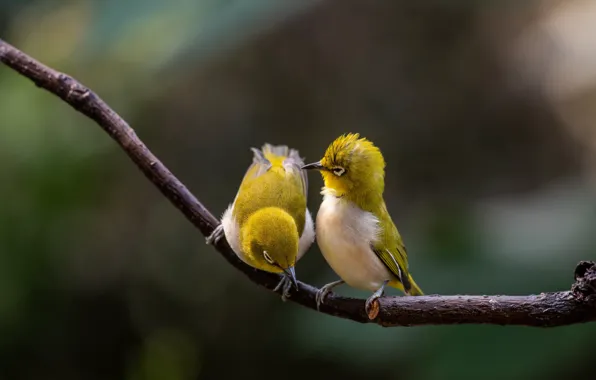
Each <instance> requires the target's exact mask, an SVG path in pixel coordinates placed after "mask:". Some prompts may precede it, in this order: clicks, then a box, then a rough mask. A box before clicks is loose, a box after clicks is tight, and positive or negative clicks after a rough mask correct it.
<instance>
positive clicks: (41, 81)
mask: <svg viewBox="0 0 596 380" xmlns="http://www.w3.org/2000/svg"><path fill="white" fill-rule="evenodd" d="M0 61H2V62H3V63H4V64H5V65H7V66H8V67H10V68H12V69H13V70H15V71H17V72H18V73H20V74H21V75H23V76H25V77H27V78H29V79H31V80H32V81H33V82H34V83H35V84H36V85H37V86H39V87H42V88H44V89H46V90H47V91H49V92H51V93H53V94H55V95H56V96H58V97H60V98H61V99H62V100H64V101H65V102H66V103H68V104H70V105H71V106H72V107H73V108H74V109H75V110H77V111H79V112H81V113H83V114H85V115H86V116H87V117H89V118H90V119H92V120H94V121H95V122H96V123H97V124H99V126H100V127H101V128H102V129H103V130H104V131H105V132H107V133H108V134H109V135H110V136H111V137H112V139H114V140H115V141H116V142H117V143H118V144H119V145H120V146H121V147H122V149H123V150H124V151H125V152H126V154H127V155H128V156H129V157H130V159H131V160H132V161H133V162H134V163H135V164H136V165H137V166H138V167H139V169H140V170H141V171H142V172H143V173H144V174H145V176H146V177H147V178H148V179H149V180H150V181H151V182H152V183H153V184H154V185H155V186H156V187H157V188H158V189H159V190H160V191H161V192H162V194H163V195H164V196H165V197H166V198H168V199H169V200H170V201H171V202H172V204H173V205H174V206H176V207H177V208H178V209H179V210H180V211H181V212H182V213H183V214H184V215H185V216H186V218H187V219H188V220H189V221H190V222H191V223H193V224H194V225H195V226H196V227H197V228H198V229H199V230H200V231H201V233H202V234H203V235H204V236H207V235H209V234H210V233H211V232H212V231H213V229H214V228H215V227H216V226H217V224H218V220H217V219H216V218H215V217H214V216H213V215H212V214H211V213H210V212H209V211H208V210H207V209H206V208H205V207H204V206H203V205H202V204H201V203H200V202H199V201H198V200H197V199H196V198H195V197H194V196H193V195H192V194H191V192H190V191H189V190H188V189H187V188H186V187H185V186H184V185H183V184H182V183H181V182H180V181H179V180H178V179H177V178H176V177H175V176H174V175H173V174H172V173H171V172H170V171H169V170H168V169H167V168H166V167H165V166H164V165H163V164H162V163H161V162H160V161H159V160H158V159H157V157H155V156H154V155H153V153H151V151H149V149H148V148H147V147H146V146H145V144H143V142H142V141H141V140H140V139H139V138H138V137H137V135H136V133H135V132H134V130H133V129H132V128H130V126H129V125H128V124H127V123H126V122H125V121H124V120H123V119H122V118H121V117H120V116H118V114H116V112H114V111H113V110H112V109H111V108H110V107H109V106H108V105H107V104H106V103H105V102H104V101H103V100H101V99H100V98H99V97H98V96H97V95H96V94H95V93H93V91H91V90H90V89H88V88H87V87H85V86H83V85H82V84H81V83H79V82H78V81H76V80H74V79H73V78H71V77H69V76H68V75H66V74H63V73H60V72H57V71H55V70H53V69H51V68H49V67H47V66H45V65H43V64H41V63H39V62H37V61H36V60H34V59H33V58H31V57H29V56H27V55H26V54H24V53H23V52H21V51H19V50H18V49H16V48H14V47H13V46H11V45H9V44H8V43H6V42H4V41H2V40H0ZM216 249H217V250H218V251H219V252H220V253H221V254H222V256H223V257H224V258H225V259H226V260H228V262H230V264H232V265H233V266H234V267H236V268H237V269H239V270H240V271H241V272H243V273H244V274H245V275H247V276H248V277H249V278H250V279H251V281H253V282H255V283H256V284H259V285H261V286H264V287H265V288H267V289H269V290H272V289H273V288H275V286H276V285H277V283H278V282H279V276H278V275H275V274H270V273H266V272H262V271H259V270H256V269H253V268H251V267H249V266H248V265H246V264H244V263H243V262H241V261H240V260H239V259H238V258H237V257H236V255H235V254H234V252H233V251H232V250H231V249H230V247H229V246H228V244H227V242H226V241H225V239H222V241H221V242H220V243H219V244H218V245H217V246H216ZM316 291H317V289H316V288H314V287H312V286H310V285H308V284H305V283H299V291H293V293H292V296H291V298H290V300H291V301H293V302H296V303H298V304H300V305H303V306H306V307H309V308H311V309H315V310H316V303H315V293H316ZM379 306H380V307H379V310H378V313H376V316H374V318H373V319H372V320H371V319H369V317H368V315H367V314H366V312H365V310H364V300H360V299H353V298H345V297H339V296H336V295H334V294H330V295H329V296H328V297H327V298H326V301H325V304H324V305H322V306H321V309H320V311H321V312H322V313H325V314H329V315H333V316H337V317H341V318H346V319H351V320H353V321H356V322H363V323H365V322H373V323H377V324H379V325H381V326H420V325H453V324H472V323H475V324H497V325H526V326H537V327H553V326H564V325H570V324H574V323H582V322H588V321H594V320H596V263H595V262H590V261H583V262H580V263H579V265H578V266H577V268H576V271H575V283H574V284H573V287H572V289H571V291H565V292H557V293H543V294H539V295H528V296H463V295H458V296H438V295H430V296H422V297H384V298H381V299H380V300H379Z"/></svg>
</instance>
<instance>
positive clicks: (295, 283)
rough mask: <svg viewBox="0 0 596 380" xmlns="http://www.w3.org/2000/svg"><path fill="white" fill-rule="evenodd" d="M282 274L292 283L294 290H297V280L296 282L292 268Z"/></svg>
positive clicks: (294, 271)
mask: <svg viewBox="0 0 596 380" xmlns="http://www.w3.org/2000/svg"><path fill="white" fill-rule="evenodd" d="M284 273H285V274H286V276H287V277H288V278H289V279H290V280H291V281H292V284H294V287H295V288H296V290H298V280H296V270H294V267H289V268H288V269H284Z"/></svg>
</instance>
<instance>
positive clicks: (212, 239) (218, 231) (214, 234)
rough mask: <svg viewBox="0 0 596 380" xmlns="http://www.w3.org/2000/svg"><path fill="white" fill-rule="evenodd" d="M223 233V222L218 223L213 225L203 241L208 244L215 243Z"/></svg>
mask: <svg viewBox="0 0 596 380" xmlns="http://www.w3.org/2000/svg"><path fill="white" fill-rule="evenodd" d="M224 235H225V233H224V228H223V224H220V225H218V226H217V227H215V229H214V230H213V232H212V233H211V235H209V236H207V238H206V239H205V242H206V243H207V244H209V245H213V244H217V242H219V241H220V240H221V238H222V237H224Z"/></svg>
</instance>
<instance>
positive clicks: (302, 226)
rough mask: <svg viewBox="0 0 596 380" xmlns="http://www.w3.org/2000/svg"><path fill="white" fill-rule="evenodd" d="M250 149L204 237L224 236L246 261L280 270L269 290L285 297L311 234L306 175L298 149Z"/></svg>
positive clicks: (312, 233) (310, 240)
mask: <svg viewBox="0 0 596 380" xmlns="http://www.w3.org/2000/svg"><path fill="white" fill-rule="evenodd" d="M252 151H253V153H254V156H253V163H252V165H250V167H249V168H248V170H247V172H246V174H245V175H244V178H243V180H242V183H241V184H240V188H239V189H238V194H237V195H236V198H235V199H234V202H233V203H232V204H230V206H229V207H228V208H227V210H226V211H225V212H224V213H223V216H222V219H221V224H220V225H219V226H218V227H217V228H216V229H215V230H214V231H213V233H212V234H211V235H210V236H209V237H208V238H207V243H208V244H213V243H214V242H217V241H218V240H219V239H221V238H222V237H223V236H225V237H226V239H227V241H228V243H229V244H230V247H231V248H232V250H233V251H234V252H235V253H236V255H237V256H238V257H239V258H240V259H241V260H242V261H244V262H245V263H247V264H248V265H250V266H252V267H254V268H257V269H260V270H263V271H266V272H272V273H281V274H283V276H282V279H281V281H280V283H279V284H278V286H277V287H276V288H275V291H277V290H279V289H283V295H282V299H283V300H285V299H286V298H287V297H289V291H290V288H291V286H292V284H294V286H295V287H296V289H298V283H297V280H296V272H295V269H294V266H295V265H296V262H297V261H298V260H299V259H300V258H301V257H302V256H303V255H304V253H306V251H307V250H308V248H309V247H310V246H311V244H312V243H313V241H314V239H315V231H314V223H313V220H312V217H311V215H310V212H309V211H308V209H307V208H306V198H307V189H308V179H307V175H306V172H305V171H304V170H302V169H301V167H302V166H303V165H304V162H303V161H302V159H301V158H300V155H299V153H298V151H296V150H294V149H289V148H288V147H287V146H285V145H280V146H273V145H271V144H264V145H263V147H262V149H261V150H259V149H256V148H252Z"/></svg>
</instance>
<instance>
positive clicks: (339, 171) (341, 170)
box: [331, 166, 346, 177]
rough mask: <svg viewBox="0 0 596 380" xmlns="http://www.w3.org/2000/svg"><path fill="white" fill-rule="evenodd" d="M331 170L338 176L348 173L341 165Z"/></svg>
mask: <svg viewBox="0 0 596 380" xmlns="http://www.w3.org/2000/svg"><path fill="white" fill-rule="evenodd" d="M331 171H332V172H333V174H335V175H336V176H338V177H341V176H342V175H344V174H345V173H346V169H344V168H342V167H341V166H336V167H334V168H333V169H331Z"/></svg>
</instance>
